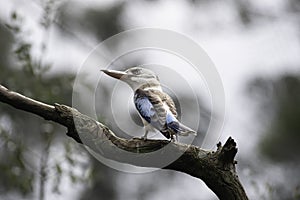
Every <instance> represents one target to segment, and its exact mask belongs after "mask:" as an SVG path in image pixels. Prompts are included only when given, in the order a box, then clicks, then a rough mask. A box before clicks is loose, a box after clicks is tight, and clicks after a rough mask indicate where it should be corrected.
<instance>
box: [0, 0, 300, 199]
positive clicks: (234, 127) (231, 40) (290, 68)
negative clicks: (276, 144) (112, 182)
mask: <svg viewBox="0 0 300 200" xmlns="http://www.w3.org/2000/svg"><path fill="white" fill-rule="evenodd" d="M36 2H37V1H35V0H32V1H28V0H10V1H5V0H0V5H1V6H0V17H1V18H2V19H3V18H4V19H8V16H9V14H10V13H11V11H13V10H16V11H17V12H19V13H20V15H23V16H26V17H25V19H24V23H25V24H26V26H25V27H27V28H28V30H30V31H31V34H30V37H29V38H28V40H30V41H33V43H34V44H38V43H39V41H41V40H42V39H43V37H44V34H45V33H43V32H42V31H41V30H40V29H39V25H38V23H37V19H38V18H39V17H40V16H41V13H42V11H43V10H42V9H41V7H40V6H39V4H38V3H36ZM77 2H81V1H79V0H77ZM113 2H117V1H108V0H106V1H96V0H88V1H84V5H85V6H87V7H90V6H93V7H95V6H99V7H104V6H109V5H110V4H113ZM230 2H231V1H229V3H225V2H220V1H218V3H216V4H215V5H214V4H207V5H205V4H204V6H206V8H205V9H201V12H199V9H198V8H196V7H192V6H191V4H189V3H188V2H186V1H174V0H166V1H158V2H157V3H151V2H145V1H132V2H130V3H128V4H127V5H126V8H125V12H124V13H123V14H122V22H123V24H125V29H126V30H129V29H132V28H141V27H155V28H163V29H170V30H173V31H176V32H179V33H182V34H184V35H186V36H188V37H190V38H192V39H193V40H194V41H196V42H197V43H198V44H199V45H200V46H201V47H202V48H203V49H204V50H205V51H206V53H207V54H208V56H209V57H210V58H211V59H212V61H213V62H214V64H215V66H216V68H217V69H218V72H219V74H220V76H221V78H222V81H223V85H224V90H225V95H226V122H225V124H224V130H223V133H222V136H221V138H220V140H221V141H223V142H224V141H225V140H226V139H227V138H228V136H233V138H234V139H235V140H236V141H237V144H238V148H239V152H238V156H237V159H239V158H241V157H247V158H248V157H249V159H250V158H257V155H255V154H252V153H251V151H253V149H255V145H256V144H257V140H258V139H259V137H260V131H261V128H263V124H259V122H257V121H256V124H252V123H253V122H254V121H255V120H254V119H256V118H255V110H254V107H255V104H253V105H252V104H251V98H247V97H246V96H245V86H246V83H247V82H248V81H249V80H251V79H252V78H254V77H257V76H277V75H280V74H282V73H287V72H299V71H300V70H299V67H298V66H299V64H300V56H299V55H300V45H299V44H300V42H299V32H298V29H297V27H296V26H295V21H296V19H295V16H293V15H292V14H291V15H286V14H284V15H283V14H282V13H283V11H282V9H281V7H282V6H281V5H282V4H284V0H276V1H274V0H267V1H259V0H256V1H253V2H255V3H254V5H256V6H257V10H259V11H261V12H268V14H270V15H274V16H279V17H275V19H274V20H273V21H270V20H259V22H258V23H255V22H254V24H253V25H251V26H250V27H248V28H244V27H243V26H242V25H240V23H239V22H238V21H237V20H238V19H237V13H236V11H235V8H234V6H233V3H230ZM202 6H203V5H202ZM203 27H205V29H203ZM74 34H75V35H76V36H77V37H78V38H80V39H81V42H77V43H76V42H74V40H72V39H70V40H66V39H65V38H61V37H60V35H59V34H58V33H57V31H56V30H55V29H53V28H52V29H51V30H50V32H49V35H48V36H49V41H48V43H49V49H48V51H47V58H46V60H49V61H51V63H52V64H53V68H52V71H53V72H57V71H60V70H62V71H72V72H74V73H76V71H77V70H78V69H79V67H80V66H81V64H82V63H83V62H84V61H85V59H86V57H87V56H88V53H89V52H90V51H91V50H92V48H93V47H95V46H96V45H97V43H96V39H94V38H88V37H85V36H84V34H81V33H74ZM34 51H35V55H38V52H39V50H38V48H36V49H35V50H34ZM66 54H67V55H66ZM53 61H54V62H53ZM61 66H64V67H63V68H62V67H61ZM269 167H270V166H269ZM237 168H238V169H239V165H237ZM269 169H270V171H269V172H266V173H265V180H269V179H270V178H271V177H272V173H279V174H280V169H278V168H276V167H272V168H269ZM159 173H163V172H159ZM249 173H250V172H249V171H247V170H244V171H239V174H240V178H241V180H242V182H243V184H244V185H247V186H249V185H250V181H251V180H248V178H247V176H248V175H249ZM279 179H280V176H279ZM119 180H120V181H119V187H120V189H121V190H126V191H127V194H132V195H134V193H135V192H136V191H135V190H134V188H135V187H134V185H135V184H140V183H141V182H142V181H143V180H144V181H145V177H144V176H142V175H132V174H125V173H124V174H121V175H120V177H119ZM123 180H126V182H127V183H128V185H131V187H132V191H130V188H129V187H126V185H124V184H122V183H123V182H122V181H123ZM146 181H147V180H146ZM176 182H177V183H178V184H176V185H172V187H170V188H164V190H161V191H160V192H158V193H157V194H156V195H157V198H155V199H165V198H169V199H184V198H185V196H180V195H178V194H177V193H176V192H173V193H172V191H173V190H175V191H176V190H180V191H184V192H181V193H180V194H184V193H186V194H191V199H192V198H196V197H197V196H198V195H199V194H203V198H201V199H207V198H214V195H213V194H212V192H211V191H209V190H208V189H207V187H206V186H201V185H204V184H203V183H201V182H200V181H199V180H197V179H194V178H192V177H189V176H185V175H179V176H178V181H176ZM258 185H259V187H261V189H260V190H259V192H261V193H264V192H265V191H264V190H265V189H263V186H264V183H258ZM63 187H64V188H65V189H62V191H64V194H63V195H61V196H56V195H54V196H53V195H52V196H51V194H50V192H49V196H48V197H47V199H54V198H56V199H73V197H74V196H76V191H77V190H78V188H77V187H79V186H76V187H73V186H71V185H70V183H69V182H68V181H67V180H65V181H64V184H63ZM176 187H177V189H176ZM79 188H80V187H79ZM195 188H196V189H195ZM246 191H247V193H248V195H249V197H250V198H251V197H252V198H253V197H255V196H256V195H257V189H256V188H255V187H250V186H249V187H246ZM67 197H68V198H67ZM126 198H128V199H130V196H128V197H124V199H126Z"/></svg>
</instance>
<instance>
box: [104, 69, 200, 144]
mask: <svg viewBox="0 0 300 200" xmlns="http://www.w3.org/2000/svg"><path fill="white" fill-rule="evenodd" d="M101 71H102V72H104V73H105V74H107V75H109V76H111V77H113V78H116V79H119V80H122V81H124V82H125V83H127V84H128V85H129V86H130V87H131V88H132V89H133V91H134V104H135V107H136V109H137V110H138V112H139V114H140V116H141V118H142V121H143V124H144V127H145V135H144V136H143V138H144V139H147V134H148V132H149V131H154V130H155V129H156V130H158V131H160V132H161V133H162V134H163V135H164V136H165V137H166V138H168V139H171V140H172V141H174V140H175V138H176V140H178V135H179V136H188V135H189V134H194V135H196V132H195V131H194V130H192V129H190V128H188V127H187V126H185V125H183V124H182V123H180V122H179V121H178V119H177V111H176V107H175V104H174V102H173V100H172V99H171V97H170V96H169V95H168V94H166V93H164V92H163V91H162V88H161V85H160V82H159V79H158V76H157V75H156V74H155V73H154V72H152V71H151V70H149V69H145V68H141V67H133V68H130V69H128V70H126V71H124V72H122V71H116V70H101ZM174 136H175V137H174Z"/></svg>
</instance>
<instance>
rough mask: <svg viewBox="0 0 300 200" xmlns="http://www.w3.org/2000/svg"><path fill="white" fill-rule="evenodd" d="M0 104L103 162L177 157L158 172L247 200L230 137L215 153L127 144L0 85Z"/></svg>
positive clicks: (155, 162)
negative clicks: (58, 131) (51, 127)
mask: <svg viewBox="0 0 300 200" xmlns="http://www.w3.org/2000/svg"><path fill="white" fill-rule="evenodd" d="M0 101H1V102H4V103H7V104H9V105H11V106H13V107H15V108H17V109H20V110H24V111H27V112H30V113H34V114H36V115H38V116H40V117H43V118H44V119H46V120H51V121H54V122H56V123H59V124H61V125H63V126H65V127H66V128H67V129H68V131H67V135H68V136H69V137H72V138H73V139H74V140H75V141H77V142H78V143H83V144H84V145H85V146H88V147H89V148H90V149H92V150H93V151H94V152H97V153H98V154H100V155H101V156H103V157H105V158H108V159H113V160H115V161H119V162H123V163H128V164H132V165H136V166H141V167H162V165H161V162H162V160H165V158H167V157H172V156H175V157H174V158H177V157H176V156H178V158H177V159H176V160H175V161H174V162H170V163H167V164H166V165H164V166H163V167H162V168H164V169H170V170H175V171H180V172H183V173H186V174H189V175H191V176H193V177H196V178H199V179H201V180H202V181H204V182H205V183H206V185H207V186H208V187H209V188H210V189H211V190H212V191H213V192H214V193H215V194H216V195H217V196H218V197H219V199H222V200H234V199H240V200H246V199H248V198H247V195H246V193H245V190H244V189H243V186H242V185H241V183H240V181H239V179H238V176H237V173H236V170H235V165H236V161H235V160H234V157H235V155H236V153H237V147H236V143H235V141H234V140H233V139H232V138H231V137H229V138H228V140H227V141H226V143H225V144H224V145H223V146H222V144H221V143H220V142H219V143H218V144H217V150H216V151H207V150H203V149H201V148H199V147H197V146H193V145H185V144H180V143H174V142H170V141H168V140H143V139H137V138H133V139H129V140H128V139H123V138H120V137H117V136H116V135H115V134H114V133H113V132H112V131H110V130H109V128H107V127H106V126H105V125H103V124H101V123H100V122H98V121H95V120H94V119H92V118H90V117H88V116H86V115H83V114H81V113H80V112H78V111H77V110H76V109H74V108H71V107H68V106H66V105H60V104H55V105H48V104H45V103H42V102H39V101H36V100H33V99H30V98H28V97H25V96H23V95H21V94H19V93H16V92H13V91H10V90H8V89H7V88H5V87H3V86H1V85H0ZM166 147H167V148H166ZM154 152H159V153H156V154H155V153H154ZM129 153H130V156H128V154H129Z"/></svg>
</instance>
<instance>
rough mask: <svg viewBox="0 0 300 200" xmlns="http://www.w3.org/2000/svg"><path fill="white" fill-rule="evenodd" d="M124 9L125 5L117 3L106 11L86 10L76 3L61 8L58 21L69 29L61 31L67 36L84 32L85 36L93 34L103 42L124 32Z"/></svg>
mask: <svg viewBox="0 0 300 200" xmlns="http://www.w3.org/2000/svg"><path fill="white" fill-rule="evenodd" d="M123 8H124V3H116V4H113V5H112V6H111V7H108V8H104V9H103V8H102V9H101V8H98V9H97V8H84V7H83V6H82V5H77V4H74V2H72V3H66V4H64V5H63V6H62V7H61V8H60V12H59V14H58V21H59V23H60V24H61V25H62V26H63V27H67V28H65V29H61V30H62V31H63V32H64V33H66V34H68V33H69V32H80V31H83V30H84V31H85V34H92V35H93V36H95V37H96V38H97V39H98V40H99V41H102V40H105V39H107V38H108V37H110V36H113V35H115V34H117V33H119V32H121V31H122V30H123V28H122V23H121V19H120V15H121V14H122V10H123ZM76 10H77V11H76ZM79 10H80V12H78V11H79ZM66 30H67V32H66Z"/></svg>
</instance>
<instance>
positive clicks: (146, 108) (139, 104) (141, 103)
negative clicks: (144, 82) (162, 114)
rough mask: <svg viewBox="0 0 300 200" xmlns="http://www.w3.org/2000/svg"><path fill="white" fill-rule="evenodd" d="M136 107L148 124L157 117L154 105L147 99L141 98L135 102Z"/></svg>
mask: <svg viewBox="0 0 300 200" xmlns="http://www.w3.org/2000/svg"><path fill="white" fill-rule="evenodd" d="M134 103H135V107H136V109H137V110H138V112H139V113H140V115H141V116H142V117H143V118H144V119H145V120H146V121H147V122H148V123H151V122H152V121H153V118H154V117H155V114H156V113H155V110H154V107H153V105H152V103H151V102H150V101H149V99H148V98H147V97H139V98H135V100H134Z"/></svg>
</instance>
